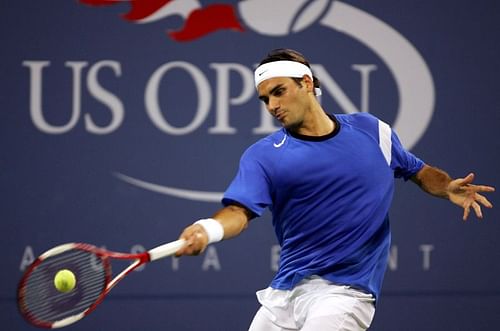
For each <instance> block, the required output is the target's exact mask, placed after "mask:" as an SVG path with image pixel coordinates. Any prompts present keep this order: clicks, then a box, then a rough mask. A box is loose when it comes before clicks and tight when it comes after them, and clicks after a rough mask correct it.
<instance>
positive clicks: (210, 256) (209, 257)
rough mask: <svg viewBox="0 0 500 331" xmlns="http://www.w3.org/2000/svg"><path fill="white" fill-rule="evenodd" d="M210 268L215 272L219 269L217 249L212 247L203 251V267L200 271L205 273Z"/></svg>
mask: <svg viewBox="0 0 500 331" xmlns="http://www.w3.org/2000/svg"><path fill="white" fill-rule="evenodd" d="M210 268H213V269H214V270H217V271H219V270H220V269H221V266H220V261H219V256H218V255H217V249H216V248H215V247H214V246H208V247H207V250H206V251H205V257H204V259H203V265H202V266H201V269H202V270H203V271H207V270H208V269H210Z"/></svg>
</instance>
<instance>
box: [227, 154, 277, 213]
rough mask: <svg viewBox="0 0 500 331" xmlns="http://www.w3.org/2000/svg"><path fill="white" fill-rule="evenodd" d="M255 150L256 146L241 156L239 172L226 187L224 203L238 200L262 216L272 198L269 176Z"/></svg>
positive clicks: (228, 203)
mask: <svg viewBox="0 0 500 331" xmlns="http://www.w3.org/2000/svg"><path fill="white" fill-rule="evenodd" d="M255 152H256V151H255V148H249V149H248V150H247V151H246V152H245V153H244V154H243V156H242V157H241V159H240V165H239V169H238V172H237V174H236V176H235V177H234V179H233V181H232V182H231V184H230V185H229V187H228V188H227V189H226V192H225V193H224V197H223V198H222V204H223V205H225V206H227V205H230V204H231V203H234V202H237V203H239V204H241V205H243V206H245V207H246V208H248V209H250V210H251V211H252V212H253V213H255V214H256V215H258V216H262V214H263V212H264V210H265V208H266V207H268V206H269V205H270V204H271V203H272V200H271V193H270V183H269V180H268V176H267V174H266V172H265V170H264V167H263V166H262V164H261V162H260V161H259V159H258V158H257V157H256V156H255V154H256V153H255Z"/></svg>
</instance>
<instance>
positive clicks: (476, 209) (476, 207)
mask: <svg viewBox="0 0 500 331" xmlns="http://www.w3.org/2000/svg"><path fill="white" fill-rule="evenodd" d="M472 208H473V209H474V212H475V213H476V216H477V217H478V218H479V219H481V218H483V213H482V212H481V206H479V204H478V203H477V202H473V203H472Z"/></svg>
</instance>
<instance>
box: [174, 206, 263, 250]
mask: <svg viewBox="0 0 500 331" xmlns="http://www.w3.org/2000/svg"><path fill="white" fill-rule="evenodd" d="M254 216H255V215H254V214H253V213H252V212H251V211H250V210H248V209H247V208H245V207H244V206H241V205H236V204H234V205H229V206H226V207H224V208H222V209H220V210H219V211H218V212H216V213H215V214H214V215H213V216H212V219H211V220H210V221H211V222H213V221H216V222H218V223H219V224H220V225H221V226H222V231H223V232H222V235H223V237H222V239H229V238H233V237H236V236H237V235H239V234H240V233H241V232H243V230H245V229H246V228H247V226H248V222H249V221H250V219H252V218H253V217H254ZM217 226H218V224H217ZM179 238H182V239H184V240H186V245H185V246H184V247H183V248H181V249H179V250H178V251H177V252H176V256H181V255H198V254H200V253H201V252H203V251H204V250H205V248H206V247H207V245H208V244H209V234H208V233H207V231H206V230H205V228H204V227H203V226H201V225H200V224H192V225H189V226H188V227H186V228H185V229H184V231H183V232H182V234H181V235H180V237H179Z"/></svg>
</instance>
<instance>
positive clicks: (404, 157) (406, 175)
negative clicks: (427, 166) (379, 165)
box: [391, 130, 424, 180]
mask: <svg viewBox="0 0 500 331" xmlns="http://www.w3.org/2000/svg"><path fill="white" fill-rule="evenodd" d="M391 132H392V134H391V142H392V149H391V154H392V157H391V169H393V170H394V177H396V178H403V179H404V180H408V179H410V178H411V177H412V176H413V175H415V174H416V173H417V172H419V171H420V169H422V167H423V166H424V162H423V161H422V160H421V159H419V158H418V157H416V156H415V155H413V154H412V153H411V152H409V151H407V150H406V149H405V148H404V147H403V145H402V144H401V141H400V140H399V137H398V136H397V134H396V132H394V130H391Z"/></svg>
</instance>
